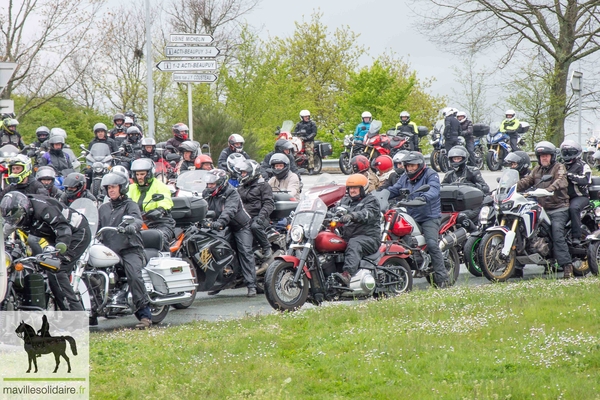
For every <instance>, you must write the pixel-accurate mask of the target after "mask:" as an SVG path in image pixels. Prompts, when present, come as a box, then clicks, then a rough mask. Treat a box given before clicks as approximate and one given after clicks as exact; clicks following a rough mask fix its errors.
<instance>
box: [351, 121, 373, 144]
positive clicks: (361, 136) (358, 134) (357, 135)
mask: <svg viewBox="0 0 600 400" xmlns="http://www.w3.org/2000/svg"><path fill="white" fill-rule="evenodd" d="M363 126H364V127H365V129H362V128H363ZM370 126H371V123H370V122H369V123H368V124H365V123H364V122H361V123H360V124H358V125H356V130H355V131H354V140H362V141H364V140H365V135H366V134H367V132H369V127H370Z"/></svg>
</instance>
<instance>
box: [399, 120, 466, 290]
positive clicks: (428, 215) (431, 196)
mask: <svg viewBox="0 0 600 400" xmlns="http://www.w3.org/2000/svg"><path fill="white" fill-rule="evenodd" d="M457 122H458V121H457ZM402 162H403V164H404V169H405V170H406V173H405V174H404V175H402V176H401V177H400V179H398V182H396V184H395V185H394V186H392V187H390V188H389V189H388V190H389V191H390V199H392V198H395V197H398V196H399V195H400V192H401V190H402V189H408V190H409V191H410V193H411V194H410V195H409V197H408V200H414V199H418V198H420V199H422V200H424V201H425V202H426V204H424V205H422V206H419V207H408V208H407V212H408V213H409V214H410V216H411V217H413V218H414V220H415V221H416V222H417V223H418V224H419V225H420V226H421V231H422V232H423V236H425V241H426V243H427V251H428V252H429V255H430V256H431V264H432V266H433V270H434V283H435V284H436V285H437V287H439V288H445V287H447V286H448V285H449V282H448V271H447V270H446V267H445V265H444V256H443V255H442V251H441V250H440V248H439V244H438V242H439V231H440V218H441V210H442V204H441V201H440V177H439V175H438V173H437V172H435V171H434V170H432V169H431V168H428V167H427V164H426V163H425V157H423V154H421V153H418V152H416V151H411V152H410V153H408V154H407V155H406V156H405V157H404V159H403V160H402ZM423 185H429V187H430V188H429V190H428V191H426V192H418V193H415V191H416V190H417V189H418V188H420V187H421V186H423Z"/></svg>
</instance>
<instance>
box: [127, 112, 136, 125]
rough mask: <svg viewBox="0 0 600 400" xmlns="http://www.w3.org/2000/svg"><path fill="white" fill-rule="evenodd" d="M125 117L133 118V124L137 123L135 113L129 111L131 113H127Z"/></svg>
mask: <svg viewBox="0 0 600 400" xmlns="http://www.w3.org/2000/svg"><path fill="white" fill-rule="evenodd" d="M125 116H126V117H129V118H131V119H132V120H133V123H134V124H135V122H136V121H135V117H136V115H135V113H134V112H133V110H129V111H127V112H126V113H125Z"/></svg>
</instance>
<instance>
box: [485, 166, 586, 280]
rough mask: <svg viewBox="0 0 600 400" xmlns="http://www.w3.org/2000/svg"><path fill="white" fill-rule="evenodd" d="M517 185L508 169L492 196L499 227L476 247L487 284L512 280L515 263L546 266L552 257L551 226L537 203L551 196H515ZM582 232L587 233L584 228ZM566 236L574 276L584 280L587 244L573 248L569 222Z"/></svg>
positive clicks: (539, 191)
mask: <svg viewBox="0 0 600 400" xmlns="http://www.w3.org/2000/svg"><path fill="white" fill-rule="evenodd" d="M551 179H552V176H551V175H544V176H543V177H542V180H541V182H547V181H549V180H551ZM518 181H519V173H518V172H517V171H515V170H512V169H509V170H506V171H504V173H503V174H502V177H501V178H500V181H499V183H498V189H497V190H496V193H495V195H494V208H495V209H496V212H497V213H498V215H497V217H496V218H497V221H499V222H500V225H497V226H493V227H490V228H488V229H487V230H486V234H485V235H484V236H483V238H482V239H481V243H480V245H479V254H478V257H479V261H480V263H479V265H480V267H481V270H482V272H483V275H484V276H485V277H486V278H487V279H489V280H490V281H498V282H504V281H506V280H507V279H509V278H511V277H512V275H513V272H514V270H515V264H516V263H517V262H519V263H521V264H523V265H525V264H537V265H547V264H548V262H547V261H546V258H547V257H552V245H553V241H552V230H551V225H552V223H551V221H550V218H549V217H548V214H547V213H546V211H545V210H544V208H543V207H541V206H540V205H539V204H538V202H537V200H536V199H537V198H539V197H547V196H552V195H553V193H552V192H548V191H547V190H545V189H535V190H533V191H531V192H526V193H523V194H521V193H518V192H517V188H516V186H517V182H518ZM541 182H540V183H541ZM534 188H535V187H534ZM582 228H584V229H585V230H584V232H586V231H587V232H586V233H589V231H588V230H587V228H586V227H585V225H582ZM565 236H566V241H567V245H568V247H569V253H570V255H571V258H572V260H573V273H574V274H576V275H579V276H583V275H585V274H586V273H587V272H588V271H589V266H588V259H587V250H586V247H587V246H588V245H589V240H587V239H586V241H584V242H582V243H581V245H580V246H577V247H574V246H572V244H571V229H570V222H569V223H567V229H566V232H565Z"/></svg>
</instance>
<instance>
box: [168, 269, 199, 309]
mask: <svg viewBox="0 0 600 400" xmlns="http://www.w3.org/2000/svg"><path fill="white" fill-rule="evenodd" d="M185 261H186V262H187V263H188V264H189V265H190V267H191V268H190V272H191V273H192V276H193V277H194V282H195V283H196V288H197V287H198V278H196V268H194V264H192V263H191V262H190V260H189V259H185ZM197 292H198V290H197V289H194V290H193V291H192V297H190V299H189V300H186V301H184V302H181V303H177V304H173V308H174V309H176V310H185V309H186V308H188V307H190V306H191V305H192V304H194V300H196V293H197Z"/></svg>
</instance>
